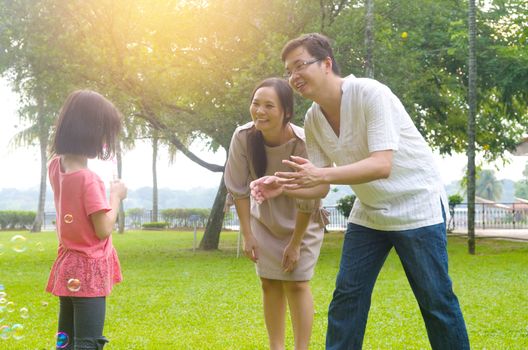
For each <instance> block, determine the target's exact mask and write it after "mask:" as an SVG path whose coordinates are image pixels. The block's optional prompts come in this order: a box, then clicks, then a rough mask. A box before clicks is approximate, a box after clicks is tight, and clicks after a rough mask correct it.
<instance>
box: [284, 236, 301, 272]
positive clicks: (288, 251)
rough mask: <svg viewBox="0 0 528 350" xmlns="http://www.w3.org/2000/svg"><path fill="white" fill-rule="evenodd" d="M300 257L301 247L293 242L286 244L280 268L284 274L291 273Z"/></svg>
mask: <svg viewBox="0 0 528 350" xmlns="http://www.w3.org/2000/svg"><path fill="white" fill-rule="evenodd" d="M300 256H301V245H300V244H296V243H293V242H290V243H288V245H287V246H286V248H284V253H283V255H282V268H283V270H284V272H292V271H293V270H294V269H295V268H296V267H297V262H298V261H299V257H300Z"/></svg>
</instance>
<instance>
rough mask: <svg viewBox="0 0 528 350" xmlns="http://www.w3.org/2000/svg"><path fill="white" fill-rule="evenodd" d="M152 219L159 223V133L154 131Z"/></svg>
mask: <svg viewBox="0 0 528 350" xmlns="http://www.w3.org/2000/svg"><path fill="white" fill-rule="evenodd" d="M151 141H152V217H151V220H152V221H153V222H157V221H158V167H157V162H158V143H159V137H158V131H157V130H156V129H154V130H152V139H151Z"/></svg>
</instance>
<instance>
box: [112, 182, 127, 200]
mask: <svg viewBox="0 0 528 350" xmlns="http://www.w3.org/2000/svg"><path fill="white" fill-rule="evenodd" d="M126 196H127V188H126V186H125V184H124V183H123V181H121V180H112V181H111V182H110V197H116V198H117V199H119V200H123V199H125V198H126Z"/></svg>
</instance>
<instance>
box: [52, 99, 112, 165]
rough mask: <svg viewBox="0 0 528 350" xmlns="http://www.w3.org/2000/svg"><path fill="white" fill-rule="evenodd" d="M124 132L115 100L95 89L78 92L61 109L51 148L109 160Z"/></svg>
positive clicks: (53, 151) (56, 152)
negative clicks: (120, 135) (119, 135)
mask: <svg viewBox="0 0 528 350" xmlns="http://www.w3.org/2000/svg"><path fill="white" fill-rule="evenodd" d="M120 131H121V114H120V113H119V111H118V110H117V108H116V107H115V106H114V105H113V104H112V102H110V101H108V100H107V99H106V98H104V97H103V96H102V95H100V94H98V93H97V92H94V91H90V90H78V91H74V92H72V93H71V94H70V95H69V96H68V97H67V98H66V102H64V105H63V106H62V108H61V110H60V114H59V118H58V120H57V125H56V128H55V137H54V140H53V144H52V149H51V151H52V153H54V154H76V155H81V156H85V157H88V158H96V157H97V158H99V159H103V160H106V159H109V158H110V157H111V156H113V155H114V154H115V150H116V142H117V136H118V134H119V132H120Z"/></svg>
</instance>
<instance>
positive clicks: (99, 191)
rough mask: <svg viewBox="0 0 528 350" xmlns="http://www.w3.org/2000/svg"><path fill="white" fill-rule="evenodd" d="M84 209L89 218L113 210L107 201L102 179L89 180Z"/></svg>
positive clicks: (86, 185)
mask: <svg viewBox="0 0 528 350" xmlns="http://www.w3.org/2000/svg"><path fill="white" fill-rule="evenodd" d="M84 208H85V210H86V215H87V216H88V215H91V214H93V213H96V212H98V211H101V210H103V211H105V212H108V211H110V210H111V208H110V206H109V205H108V200H107V199H106V191H105V186H104V183H103V181H101V179H99V178H96V177H94V178H92V179H87V182H86V184H85V190H84Z"/></svg>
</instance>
